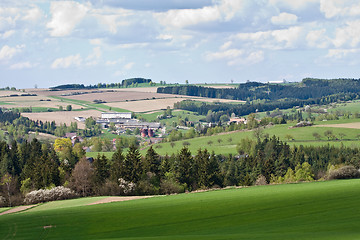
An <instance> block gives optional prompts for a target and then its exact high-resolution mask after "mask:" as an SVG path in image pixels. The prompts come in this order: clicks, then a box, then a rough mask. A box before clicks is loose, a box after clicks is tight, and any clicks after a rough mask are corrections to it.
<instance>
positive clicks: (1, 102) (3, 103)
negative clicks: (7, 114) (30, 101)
mask: <svg viewBox="0 0 360 240" xmlns="http://www.w3.org/2000/svg"><path fill="white" fill-rule="evenodd" d="M0 105H14V104H13V103H9V102H3V101H0Z"/></svg>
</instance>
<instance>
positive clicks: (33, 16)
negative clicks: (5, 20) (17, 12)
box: [22, 7, 43, 22]
mask: <svg viewBox="0 0 360 240" xmlns="http://www.w3.org/2000/svg"><path fill="white" fill-rule="evenodd" d="M42 16H43V12H42V11H41V10H40V9H39V8H38V7H34V8H31V9H28V10H26V15H25V16H24V17H22V20H24V21H32V22H35V21H37V20H39V19H40V18H41V17H42Z"/></svg>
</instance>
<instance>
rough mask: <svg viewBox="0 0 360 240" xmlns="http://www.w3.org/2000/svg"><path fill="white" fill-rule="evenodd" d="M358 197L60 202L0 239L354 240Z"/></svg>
mask: <svg viewBox="0 0 360 240" xmlns="http://www.w3.org/2000/svg"><path fill="white" fill-rule="evenodd" d="M359 194H360V180H342V181H329V182H315V183H302V184H287V185H273V186H259V187H250V188H242V189H229V190H218V191H211V192H202V193H191V194H180V195H172V196H160V197H153V198H148V199H142V200H133V201H126V202H114V203H107V204H100V205H91V206H84V205H82V204H84V203H83V202H84V201H86V199H85V200H84V199H79V200H71V201H62V203H59V204H52V205H47V204H43V205H41V206H40V207H35V208H33V209H31V210H29V211H25V212H21V213H17V214H9V215H3V216H1V217H0V238H1V239H359V238H360V228H359V224H360V205H359V204H358V197H359ZM91 200H92V199H91ZM77 201H81V202H82V203H77ZM67 203H69V205H68V207H67V206H66V205H67ZM50 204H51V203H50ZM80 205H82V206H80ZM41 207H42V209H40V208H41ZM37 208H38V209H37ZM40 210H41V211H40ZM45 226H46V227H45ZM44 227H45V228H44Z"/></svg>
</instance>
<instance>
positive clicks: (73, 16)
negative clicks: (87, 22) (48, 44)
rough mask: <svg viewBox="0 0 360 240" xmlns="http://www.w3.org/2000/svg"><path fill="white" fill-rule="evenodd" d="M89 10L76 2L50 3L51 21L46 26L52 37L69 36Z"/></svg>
mask: <svg viewBox="0 0 360 240" xmlns="http://www.w3.org/2000/svg"><path fill="white" fill-rule="evenodd" d="M88 10H89V8H88V7H87V6H85V5H82V4H80V3H77V2H70V1H58V2H51V7H50V12H51V14H52V19H51V21H50V22H49V23H48V24H47V25H46V26H47V28H49V29H50V35H51V36H53V37H63V36H67V35H69V34H71V32H72V31H73V30H74V28H75V27H76V25H77V24H78V23H79V22H80V21H81V20H82V19H83V18H84V17H85V15H86V13H87V12H88Z"/></svg>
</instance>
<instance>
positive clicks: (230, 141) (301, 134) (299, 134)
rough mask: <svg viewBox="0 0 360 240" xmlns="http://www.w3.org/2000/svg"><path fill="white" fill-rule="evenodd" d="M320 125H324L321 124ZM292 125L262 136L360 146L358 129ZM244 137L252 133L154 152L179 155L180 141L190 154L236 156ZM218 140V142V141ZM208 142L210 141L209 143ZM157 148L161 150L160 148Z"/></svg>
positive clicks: (203, 139)
mask: <svg viewBox="0 0 360 240" xmlns="http://www.w3.org/2000/svg"><path fill="white" fill-rule="evenodd" d="M351 121H352V122H354V121H360V119H349V120H348V121H345V120H344V121H340V122H339V121H327V122H324V123H326V124H336V123H347V122H351ZM321 124H323V122H321ZM292 125H294V124H284V125H275V126H272V127H268V128H266V129H264V131H263V133H264V134H269V136H270V137H271V136H273V135H275V136H277V137H279V138H280V140H282V141H284V142H287V143H288V144H289V145H292V146H294V145H296V146H299V145H304V146H305V145H307V146H308V145H311V146H323V145H328V144H330V145H332V146H337V147H340V146H341V145H343V146H349V147H360V141H359V140H358V139H357V137H356V136H357V135H358V134H360V129H350V128H333V127H302V128H292V129H289V127H290V126H292ZM326 130H331V131H332V132H333V133H334V135H335V136H337V138H338V139H339V140H330V141H329V140H328V139H327V137H325V136H324V132H325V131H326ZM314 132H317V133H319V134H320V135H321V139H320V140H316V139H315V138H314V137H313V135H312V134H313V133H314ZM340 133H343V134H345V135H346V136H344V137H343V139H341V138H340V135H339V134H340ZM288 134H289V135H291V136H292V137H293V139H294V140H288V139H287V138H285V136H286V135H288ZM244 138H253V139H254V133H253V131H248V130H246V131H237V132H228V133H222V134H219V135H212V136H205V137H199V138H193V139H187V140H181V141H176V142H174V143H175V146H174V147H172V146H171V144H170V143H169V142H167V143H159V144H156V145H155V146H154V148H155V150H156V152H158V153H159V154H161V155H165V154H169V155H170V154H172V153H176V152H178V151H179V150H180V149H181V148H182V147H183V142H184V141H186V142H189V143H190V145H189V146H188V148H189V149H190V151H191V152H192V153H193V154H196V151H197V150H198V149H199V148H202V149H204V148H207V149H208V150H209V151H210V152H211V151H214V152H215V153H216V154H224V155H228V154H237V152H236V145H237V143H239V142H240V140H241V139H244ZM219 139H220V142H219ZM209 142H212V143H211V144H210V143H209ZM159 146H160V147H159ZM145 152H146V149H143V150H142V153H145Z"/></svg>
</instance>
